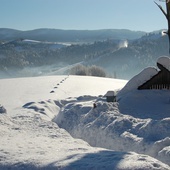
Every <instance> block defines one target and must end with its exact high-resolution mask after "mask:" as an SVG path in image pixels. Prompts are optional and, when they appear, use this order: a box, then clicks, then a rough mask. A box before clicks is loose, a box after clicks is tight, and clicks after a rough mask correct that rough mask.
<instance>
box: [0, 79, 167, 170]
mask: <svg viewBox="0 0 170 170" xmlns="http://www.w3.org/2000/svg"><path fill="white" fill-rule="evenodd" d="M126 83H127V81H125V80H117V79H109V78H97V77H81V76H46V77H33V78H15V79H0V104H1V105H0V106H1V107H0V108H1V109H0V111H1V112H0V136H1V140H0V169H1V170H7V169H11V170H13V169H16V170H20V169H22V170H23V169H24V170H29V169H30V170H34V169H36V170H37V169H43V170H44V169H45V170H52V169H55V170H56V169H60V170H79V169H81V170H85V169H96V170H98V169H99V170H100V169H106V170H107V169H108V170H110V169H112V170H169V169H170V161H169V160H170V131H169V129H170V114H169V113H170V112H169V111H170V100H169V96H170V94H169V93H170V92H169V91H167V90H163V91H150V92H148V91H143V92H142V91H137V90H132V91H131V92H129V93H126V94H124V97H123V98H120V101H119V102H114V103H107V102H106V99H105V97H103V96H104V95H105V94H106V92H107V91H109V90H112V91H117V90H119V89H121V88H122V87H123V86H124V85H125V84H126ZM94 103H96V105H97V107H96V108H93V104H94ZM155 105H158V106H157V107H156V108H155V107H154V106H155ZM159 107H161V108H160V109H159ZM78 138H79V139H78Z"/></svg>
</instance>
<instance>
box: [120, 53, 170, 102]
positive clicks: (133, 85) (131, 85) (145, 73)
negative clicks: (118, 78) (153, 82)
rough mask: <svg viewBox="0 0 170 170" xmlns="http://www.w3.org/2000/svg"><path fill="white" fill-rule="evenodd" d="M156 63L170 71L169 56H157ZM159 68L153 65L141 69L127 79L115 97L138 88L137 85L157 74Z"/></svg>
mask: <svg viewBox="0 0 170 170" xmlns="http://www.w3.org/2000/svg"><path fill="white" fill-rule="evenodd" d="M157 63H158V64H160V65H162V66H163V67H164V68H166V69H167V70H169V71H170V58H169V57H166V56H162V57H160V58H158V60H157ZM158 72H159V70H157V69H156V68H155V67H147V68H145V69H144V70H142V71H141V72H140V73H139V74H137V75H136V76H134V77H133V78H132V79H130V80H129V81H128V83H127V84H126V85H125V86H124V88H123V89H122V90H121V91H120V92H119V93H118V96H117V98H118V99H119V98H120V97H121V96H122V95H123V94H124V93H127V92H129V91H132V90H135V89H138V87H139V86H141V85H142V84H144V83H145V82H147V81H148V80H150V79H151V78H152V77H153V76H155V75H156V74H158Z"/></svg>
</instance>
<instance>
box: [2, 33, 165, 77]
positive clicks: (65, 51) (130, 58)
mask: <svg viewBox="0 0 170 170" xmlns="http://www.w3.org/2000/svg"><path fill="white" fill-rule="evenodd" d="M162 55H168V39H167V36H163V37H162V36H161V33H150V34H145V35H144V36H142V37H141V38H139V39H135V40H128V39H126V40H118V39H117V40H115V39H107V40H103V41H95V42H94V43H84V44H83V43H76V44H68V43H67V44H66V43H56V42H42V41H35V40H28V39H17V40H13V41H6V42H5V41H2V42H1V45H0V76H1V77H3V76H4V75H5V76H7V77H12V76H17V77H18V76H20V75H19V74H18V72H22V76H32V75H35V76H36V75H43V74H47V73H49V72H50V73H51V74H53V73H54V74H65V73H66V74H68V72H69V69H70V68H71V66H73V65H75V64H78V63H81V64H82V65H85V66H92V65H97V66H100V67H102V68H104V69H105V70H106V72H107V73H108V75H109V76H113V77H116V78H123V79H129V78H131V77H133V76H134V75H135V74H137V73H139V72H140V71H141V70H142V69H144V68H145V67H148V66H156V61H157V58H159V57H160V56H162ZM37 67H38V69H37ZM35 68H36V70H35V72H34V74H32V73H29V75H27V73H28V72H27V71H29V72H32V70H33V69H35ZM63 68H64V69H63ZM25 69H27V70H25ZM59 69H60V72H57V70H59ZM14 70H15V71H14ZM61 70H62V71H61ZM14 73H15V75H14ZM2 75H3V76H2Z"/></svg>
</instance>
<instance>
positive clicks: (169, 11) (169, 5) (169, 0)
mask: <svg viewBox="0 0 170 170" xmlns="http://www.w3.org/2000/svg"><path fill="white" fill-rule="evenodd" d="M159 1H161V2H165V3H166V11H165V10H164V9H163V8H162V6H161V5H159V4H158V3H156V2H155V4H156V5H157V6H158V7H159V9H160V10H161V11H162V13H163V14H164V16H165V17H166V19H167V21H168V31H167V32H164V33H166V34H167V35H168V39H169V55H170V0H159Z"/></svg>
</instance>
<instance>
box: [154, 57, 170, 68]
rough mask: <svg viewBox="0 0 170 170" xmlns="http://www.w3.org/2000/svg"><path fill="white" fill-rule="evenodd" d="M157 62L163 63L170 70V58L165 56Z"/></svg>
mask: <svg viewBox="0 0 170 170" xmlns="http://www.w3.org/2000/svg"><path fill="white" fill-rule="evenodd" d="M157 63H159V64H161V65H162V66H163V67H165V68H166V69H167V70H169V71H170V58H169V57H166V56H163V57H160V58H158V60H157Z"/></svg>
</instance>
